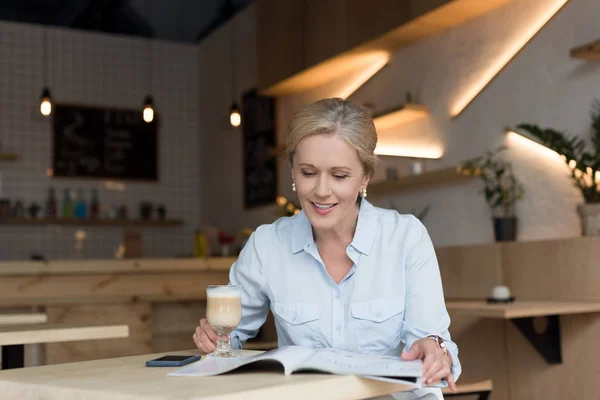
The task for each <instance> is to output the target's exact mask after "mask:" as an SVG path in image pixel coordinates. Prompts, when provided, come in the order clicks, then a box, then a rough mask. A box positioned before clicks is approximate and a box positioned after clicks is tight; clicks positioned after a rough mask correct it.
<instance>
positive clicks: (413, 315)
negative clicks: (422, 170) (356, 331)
mask: <svg viewBox="0 0 600 400" xmlns="http://www.w3.org/2000/svg"><path fill="white" fill-rule="evenodd" d="M406 241H407V243H408V246H409V248H408V254H407V259H406V306H405V314H404V325H403V328H402V331H403V332H402V335H403V342H404V343H405V349H406V350H405V351H408V349H410V348H411V347H412V345H413V343H415V342H416V341H417V340H419V339H421V338H424V337H426V336H427V335H431V334H435V335H438V336H440V337H441V338H442V339H444V342H445V343H446V347H447V349H448V352H449V354H450V356H451V358H452V366H451V373H452V376H453V377H454V380H457V379H458V378H459V376H460V374H461V372H462V367H461V365H460V360H459V359H458V346H457V345H456V344H455V343H454V342H453V341H452V339H451V338H450V332H449V331H448V327H449V326H450V316H449V315H448V311H447V310H446V304H445V302H444V291H443V288H442V279H441V276H440V269H439V266H438V262H437V257H436V255H435V250H434V247H433V244H432V243H431V239H430V237H429V234H428V233H427V229H426V228H425V226H424V225H423V224H422V223H421V221H419V220H418V219H417V218H414V219H413V221H412V222H411V227H410V230H409V232H408V235H407V238H406ZM444 382H445V381H444ZM444 386H445V385H444Z"/></svg>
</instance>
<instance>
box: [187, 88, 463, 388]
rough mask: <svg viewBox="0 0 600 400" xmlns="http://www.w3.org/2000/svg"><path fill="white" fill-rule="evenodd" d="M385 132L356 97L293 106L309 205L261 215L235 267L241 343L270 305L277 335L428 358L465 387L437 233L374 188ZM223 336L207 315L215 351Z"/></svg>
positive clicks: (442, 375) (293, 146)
mask: <svg viewBox="0 0 600 400" xmlns="http://www.w3.org/2000/svg"><path fill="white" fill-rule="evenodd" d="M376 143H377V133H376V131H375V126H374V124H373V120H372V118H371V116H370V115H369V113H368V112H367V111H366V110H365V109H363V108H362V107H360V106H357V105H355V104H353V103H351V102H348V101H344V100H341V99H324V100H321V101H318V102H316V103H313V104H309V105H307V106H305V107H304V108H303V109H301V110H300V111H299V112H298V113H297V114H296V115H295V116H294V118H293V120H292V121H291V123H290V127H289V132H288V137H287V139H286V151H287V154H288V156H289V161H290V166H291V168H292V182H293V183H292V190H294V191H295V192H296V194H297V195H298V200H299V202H300V205H301V208H302V212H300V214H298V215H295V216H293V217H286V218H280V219H279V220H277V221H276V222H274V223H272V224H270V225H263V226H260V227H259V228H258V229H257V230H256V232H255V233H254V234H253V235H252V236H251V237H250V239H249V241H248V243H247V245H246V246H245V248H244V249H243V250H242V252H241V254H240V256H239V258H238V260H237V261H236V262H235V263H234V265H233V266H232V267H231V271H230V281H231V283H232V284H235V285H240V286H241V287H242V289H243V294H242V299H243V304H242V307H243V312H242V321H241V323H240V325H239V326H238V328H237V329H236V330H235V332H234V333H233V334H232V346H236V347H237V348H240V347H241V345H242V344H243V343H244V342H245V341H246V340H247V339H249V338H252V337H254V336H255V335H256V334H257V332H258V330H259V328H260V327H261V326H262V325H263V323H264V322H265V320H266V318H267V314H268V312H269V308H270V309H271V311H272V312H273V315H274V317H275V326H276V328H277V336H278V342H279V346H285V345H299V346H306V347H313V348H321V347H335V348H341V349H345V350H350V351H355V352H360V353H368V354H388V355H398V354H401V356H402V358H403V359H405V360H413V359H422V360H423V371H424V375H423V377H424V382H425V383H429V382H435V381H437V380H440V379H444V380H445V381H446V382H447V383H448V385H449V386H450V388H451V389H452V390H455V383H454V382H455V380H456V379H457V378H458V376H459V375H460V372H461V366H460V362H459V360H458V349H457V346H456V345H455V344H454V343H453V342H452V341H451V340H450V334H449V332H448V326H449V324H450V319H449V316H448V313H447V311H446V307H445V304H444V296H443V290H442V283H441V278H440V273H439V268H438V264H437V260H436V256H435V252H434V249H433V245H432V243H431V240H430V238H429V235H428V234H427V231H426V229H425V227H424V226H423V224H421V223H420V221H419V220H418V219H417V218H415V217H413V216H412V215H400V214H398V213H397V212H396V211H392V210H384V209H380V208H376V207H373V206H372V205H371V204H370V203H369V202H367V200H366V199H365V198H366V197H367V186H368V184H369V180H370V179H371V177H372V176H373V173H374V170H375V162H376V160H377V158H376V156H375V155H374V150H375V145H376ZM216 340H217V336H216V334H215V332H214V331H213V329H212V328H211V327H210V325H209V324H208V323H207V322H206V319H202V320H201V321H200V326H198V327H197V328H196V332H195V334H194V342H195V343H196V346H197V347H198V348H199V349H200V351H201V352H202V353H203V354H207V353H211V352H213V351H214V350H215V342H216ZM402 348H404V351H402V350H401V349H402ZM429 390H430V391H431V390H434V391H437V393H436V394H437V395H438V396H439V397H441V391H440V390H439V389H429ZM422 393H425V392H422Z"/></svg>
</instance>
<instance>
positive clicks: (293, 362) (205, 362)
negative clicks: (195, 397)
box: [167, 346, 314, 376]
mask: <svg viewBox="0 0 600 400" xmlns="http://www.w3.org/2000/svg"><path fill="white" fill-rule="evenodd" d="M313 352H314V350H312V349H306V348H303V347H299V346H286V347H280V348H278V349H275V350H270V351H267V352H265V353H261V354H256V355H252V356H249V357H236V358H220V357H212V356H210V355H208V356H206V357H203V358H202V360H200V361H196V362H195V363H193V364H190V365H187V366H185V367H183V368H181V369H179V370H177V371H174V372H171V373H169V374H167V375H168V376H215V375H219V374H223V373H225V372H229V371H233V370H235V369H237V368H240V367H242V366H244V365H248V364H252V363H255V362H259V361H264V360H269V361H277V362H279V363H280V364H281V365H283V367H284V371H285V372H284V373H285V374H286V375H289V374H291V373H292V371H293V370H294V368H296V366H297V365H299V364H301V363H302V362H303V361H304V360H305V359H306V358H309V357H310V356H311V355H312V354H313Z"/></svg>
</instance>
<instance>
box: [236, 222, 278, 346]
mask: <svg viewBox="0 0 600 400" xmlns="http://www.w3.org/2000/svg"><path fill="white" fill-rule="evenodd" d="M261 230H262V229H261V228H260V227H259V229H257V231H256V232H253V233H252V235H251V236H250V238H249V239H248V242H247V243H246V245H245V246H244V248H243V249H242V251H241V253H240V255H239V257H238V259H237V260H236V262H235V263H233V265H232V266H231V269H230V270H229V282H230V284H232V285H239V286H241V288H242V319H241V321H240V324H239V325H238V327H237V328H236V329H235V330H234V331H233V332H232V333H231V347H233V348H237V349H240V348H241V347H242V345H243V344H244V342H246V340H248V339H250V338H253V337H255V336H256V334H257V333H258V330H259V329H260V327H261V326H262V325H263V324H264V323H265V321H266V319H267V315H268V314H269V298H268V297H267V295H266V293H265V291H264V274H263V266H264V260H263V256H261V254H265V251H264V250H265V249H264V248H263V249H262V250H263V251H261V249H260V244H259V241H260V240H259V239H260V236H261V233H264V232H259V231H261ZM262 236H263V237H264V235H262Z"/></svg>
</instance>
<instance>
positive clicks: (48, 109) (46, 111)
mask: <svg viewBox="0 0 600 400" xmlns="http://www.w3.org/2000/svg"><path fill="white" fill-rule="evenodd" d="M40 112H41V113H42V115H43V116H44V117H47V116H48V115H50V114H51V113H52V103H50V100H48V99H45V100H42V104H40Z"/></svg>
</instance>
